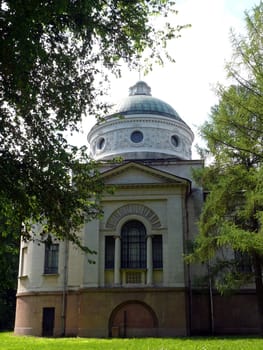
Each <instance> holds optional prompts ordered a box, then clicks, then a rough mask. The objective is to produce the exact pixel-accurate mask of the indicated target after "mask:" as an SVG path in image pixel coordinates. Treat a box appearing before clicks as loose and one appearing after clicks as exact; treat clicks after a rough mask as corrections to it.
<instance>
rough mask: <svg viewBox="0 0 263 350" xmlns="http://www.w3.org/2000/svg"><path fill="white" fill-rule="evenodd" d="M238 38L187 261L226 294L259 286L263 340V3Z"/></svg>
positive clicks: (215, 113) (209, 136)
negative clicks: (207, 272)
mask: <svg viewBox="0 0 263 350" xmlns="http://www.w3.org/2000/svg"><path fill="white" fill-rule="evenodd" d="M245 20H246V33H245V34H243V35H239V36H237V35H236V34H234V33H232V46H233V60H232V61H231V62H230V63H229V64H228V65H227V66H226V71H227V73H228V76H229V78H230V79H231V83H232V85H230V86H227V87H224V86H222V85H219V86H218V89H217V92H218V96H219V103H218V105H216V106H215V107H213V108H212V110H211V115H210V119H209V120H208V121H207V122H206V123H205V124H204V125H203V126H202V127H201V135H202V136H203V138H204V139H205V140H206V142H207V150H206V152H207V154H209V155H211V156H212V159H213V161H212V163H211V164H210V165H209V166H207V167H206V168H204V169H203V170H202V171H201V172H199V173H196V174H195V176H196V178H197V179H198V181H199V182H200V183H201V184H202V185H203V186H204V187H205V189H206V190H207V191H208V196H207V199H206V201H205V203H204V207H203V211H202V214H201V217H200V221H199V231H200V232H199V235H198V237H197V239H196V242H195V244H194V249H193V252H192V253H191V254H189V255H188V257H187V260H188V261H196V260H198V261H202V262H205V261H208V262H209V263H210V265H211V272H212V273H213V272H214V273H216V277H215V278H216V285H217V287H218V288H219V290H220V291H221V292H224V291H225V290H228V289H231V288H237V287H240V286H241V285H242V284H244V283H248V282H251V281H252V280H253V281H254V282H255V286H256V294H257V301H258V312H259V320H260V325H259V327H260V330H261V334H262V335H263V281H262V272H263V271H262V269H263V98H262V97H263V55H262V54H263V41H262V37H263V3H262V2H260V4H259V5H258V6H256V7H255V8H253V10H252V12H251V13H248V12H246V15H245Z"/></svg>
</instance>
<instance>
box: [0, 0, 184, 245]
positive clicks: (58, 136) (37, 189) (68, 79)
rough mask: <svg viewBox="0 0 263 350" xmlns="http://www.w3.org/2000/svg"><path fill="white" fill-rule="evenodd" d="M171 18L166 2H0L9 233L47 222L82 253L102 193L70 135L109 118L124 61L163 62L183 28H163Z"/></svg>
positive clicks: (2, 151) (1, 126)
mask: <svg viewBox="0 0 263 350" xmlns="http://www.w3.org/2000/svg"><path fill="white" fill-rule="evenodd" d="M171 11H174V2H172V1H168V0H162V1H158V0H150V1H143V0H139V1H127V0H119V1H116V0H109V1H104V0H97V1H91V0H80V1H74V0H54V1H52V0H46V1H45V0H43V1H42V0H41V1H38V0H28V1H19V0H10V1H8V0H3V1H1V38H2V41H1V45H2V49H1V120H0V171H1V179H0V197H1V199H3V200H1V202H0V206H1V208H0V212H1V214H2V215H3V216H2V217H1V222H2V223H3V225H1V227H0V230H1V232H3V230H7V224H9V226H12V225H13V224H15V225H16V224H17V223H16V221H17V220H18V221H19V223H20V225H21V232H22V235H23V236H24V237H25V238H27V239H28V238H32V236H31V231H30V223H31V222H32V221H40V222H42V223H43V229H44V232H49V233H52V234H55V235H56V236H57V237H59V238H64V237H65V236H66V237H67V238H68V239H70V240H72V241H74V242H75V243H77V244H78V245H81V243H80V241H79V240H78V237H77V235H76V234H75V231H76V229H77V228H78V226H79V225H80V223H82V222H83V219H84V218H86V219H92V218H94V217H97V216H98V215H100V214H101V208H100V207H99V204H98V203H99V201H98V198H99V196H100V194H101V193H102V192H103V190H104V188H103V184H102V182H101V181H100V180H99V172H98V169H97V167H96V164H95V162H92V161H91V160H89V159H88V156H87V150H86V148H85V147H82V148H80V149H77V148H76V147H73V146H71V145H70V144H68V142H67V140H66V139H65V137H64V134H65V132H66V131H67V132H73V131H78V128H79V123H80V121H81V119H82V117H83V115H84V114H85V113H86V114H93V115H96V116H98V115H101V114H103V113H104V112H105V111H106V107H107V106H106V105H105V104H104V103H102V102H101V100H100V97H101V96H102V95H103V93H104V91H105V88H104V86H105V85H106V84H107V81H108V75H109V73H114V74H116V75H119V74H120V68H119V63H120V62H123V61H125V62H127V63H128V64H129V65H130V66H136V65H138V62H139V60H140V59H141V57H142V56H143V52H144V51H145V50H146V49H148V53H149V56H150V57H152V59H154V60H159V61H161V60H162V59H163V55H166V54H167V52H166V50H165V45H166V42H167V40H169V39H171V38H174V37H175V36H176V35H178V34H179V32H180V30H181V29H182V28H183V27H182V26H177V27H174V26H171V25H170V24H169V23H168V24H167V23H164V28H161V29H156V26H155V23H154V18H156V16H157V15H160V16H163V17H166V18H167V17H168V14H170V13H174V12H171ZM72 177H73V178H72ZM72 184H74V185H72ZM14 221H15V223H14ZM22 223H23V225H22ZM5 232H8V231H5Z"/></svg>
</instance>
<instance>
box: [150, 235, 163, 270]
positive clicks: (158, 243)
mask: <svg viewBox="0 0 263 350" xmlns="http://www.w3.org/2000/svg"><path fill="white" fill-rule="evenodd" d="M152 249H153V268H154V269H162V267H163V237H162V235H154V236H153V237H152Z"/></svg>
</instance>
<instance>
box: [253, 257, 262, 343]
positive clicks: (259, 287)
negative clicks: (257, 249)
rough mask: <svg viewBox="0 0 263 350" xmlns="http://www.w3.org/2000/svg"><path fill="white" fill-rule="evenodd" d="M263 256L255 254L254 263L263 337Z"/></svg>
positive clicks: (260, 329) (260, 328)
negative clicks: (262, 262)
mask: <svg viewBox="0 0 263 350" xmlns="http://www.w3.org/2000/svg"><path fill="white" fill-rule="evenodd" d="M261 261H262V257H260V256H259V255H258V254H256V253H255V254H254V256H253V265H254V271H255V284H256V295H257V304H258V316H259V331H260V335H261V336H262V337H263V281H262V266H261Z"/></svg>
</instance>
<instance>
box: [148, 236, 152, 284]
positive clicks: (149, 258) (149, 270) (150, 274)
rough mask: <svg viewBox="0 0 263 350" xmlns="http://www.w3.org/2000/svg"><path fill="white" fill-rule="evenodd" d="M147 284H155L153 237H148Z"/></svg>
mask: <svg viewBox="0 0 263 350" xmlns="http://www.w3.org/2000/svg"><path fill="white" fill-rule="evenodd" d="M146 281H147V284H148V285H152V282H153V249H152V236H150V235H148V236H147V279H146Z"/></svg>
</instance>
